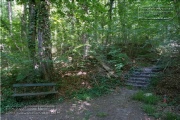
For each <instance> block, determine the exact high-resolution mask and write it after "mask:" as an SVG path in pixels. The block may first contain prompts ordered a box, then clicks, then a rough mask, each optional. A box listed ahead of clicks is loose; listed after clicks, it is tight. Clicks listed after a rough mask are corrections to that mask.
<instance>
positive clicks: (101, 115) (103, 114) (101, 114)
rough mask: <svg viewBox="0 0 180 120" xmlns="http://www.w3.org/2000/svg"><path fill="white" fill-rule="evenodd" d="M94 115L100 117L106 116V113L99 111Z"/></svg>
mask: <svg viewBox="0 0 180 120" xmlns="http://www.w3.org/2000/svg"><path fill="white" fill-rule="evenodd" d="M96 116H97V117H101V118H102V117H106V116H108V114H107V113H103V112H100V113H97V114H96Z"/></svg>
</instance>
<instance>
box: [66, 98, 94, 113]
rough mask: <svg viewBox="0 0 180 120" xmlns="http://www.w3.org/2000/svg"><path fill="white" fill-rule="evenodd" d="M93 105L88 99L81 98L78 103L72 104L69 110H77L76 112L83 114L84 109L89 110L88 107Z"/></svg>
mask: <svg viewBox="0 0 180 120" xmlns="http://www.w3.org/2000/svg"><path fill="white" fill-rule="evenodd" d="M89 106H91V103H89V102H87V101H82V100H79V101H77V103H75V104H72V105H71V107H70V108H69V110H70V111H71V112H75V113H76V114H81V113H83V112H84V111H86V110H88V107H89Z"/></svg>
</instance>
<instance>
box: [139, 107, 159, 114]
mask: <svg viewBox="0 0 180 120" xmlns="http://www.w3.org/2000/svg"><path fill="white" fill-rule="evenodd" d="M142 109H143V110H144V112H146V113H147V114H148V115H153V114H154V113H156V109H155V107H154V106H152V105H143V106H142Z"/></svg>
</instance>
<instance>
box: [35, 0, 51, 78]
mask: <svg viewBox="0 0 180 120" xmlns="http://www.w3.org/2000/svg"><path fill="white" fill-rule="evenodd" d="M49 14H50V5H49V2H48V0H45V1H41V2H40V3H39V5H38V22H37V24H38V52H39V62H40V71H41V75H42V77H43V79H45V80H51V79H52V73H53V63H52V54H51V48H52V43H51V40H50V36H51V35H50V20H49Z"/></svg>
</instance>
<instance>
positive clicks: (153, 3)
mask: <svg viewBox="0 0 180 120" xmlns="http://www.w3.org/2000/svg"><path fill="white" fill-rule="evenodd" d="M0 8H1V9H0V11H1V12H0V17H1V22H0V31H1V32H0V33H1V34H0V38H1V42H0V50H1V56H0V57H1V62H0V63H1V66H0V69H1V87H0V88H1V89H0V90H1V113H4V112H5V111H6V110H7V106H8V108H11V107H13V105H30V104H35V103H37V104H42V103H49V102H52V103H53V102H54V101H56V102H57V101H58V102H60V103H61V102H64V101H66V100H69V99H74V98H76V99H81V100H87V99H93V98H96V97H100V96H102V95H106V94H109V92H110V91H111V90H116V88H117V87H127V88H129V89H133V85H132V86H131V85H126V81H127V80H128V76H129V74H130V73H132V72H133V71H135V70H136V69H140V68H147V67H151V66H155V67H157V68H158V69H160V70H159V71H158V74H157V75H156V76H155V77H153V78H152V79H151V82H150V84H149V85H148V86H147V87H146V88H145V91H150V92H152V93H153V94H155V95H157V96H159V97H160V98H162V99H163V97H164V96H167V105H166V107H168V106H178V108H177V109H178V110H177V111H178V112H177V111H173V113H168V115H169V116H168V115H167V116H166V117H165V115H164V114H163V113H162V114H160V115H159V114H158V115H156V114H151V115H152V116H153V117H155V118H160V117H164V119H165V118H166V119H167V120H173V119H174V118H175V119H174V120H176V119H177V120H179V119H180V117H179V116H180V106H179V104H180V1H178V0H2V1H1V4H0ZM32 83H33V84H35V83H56V86H55V87H56V90H57V92H58V93H57V94H56V95H55V97H54V96H53V95H52V96H51V95H50V97H51V98H53V99H51V98H50V99H49V97H41V96H36V97H27V98H24V99H23V100H22V99H21V100H20V102H18V101H17V99H15V98H14V97H12V94H13V93H14V88H13V85H14V84H32ZM24 89H26V91H29V92H31V91H42V90H44V87H33V88H30V89H28V88H22V89H21V88H20V89H19V91H20V92H24ZM48 89H49V88H48ZM140 89H141V88H140ZM143 91H144V89H143ZM34 98H35V99H34ZM37 101H39V102H37ZM139 101H140V100H139ZM178 115H179V116H178ZM168 117H169V119H168ZM172 118H173V119H172Z"/></svg>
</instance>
